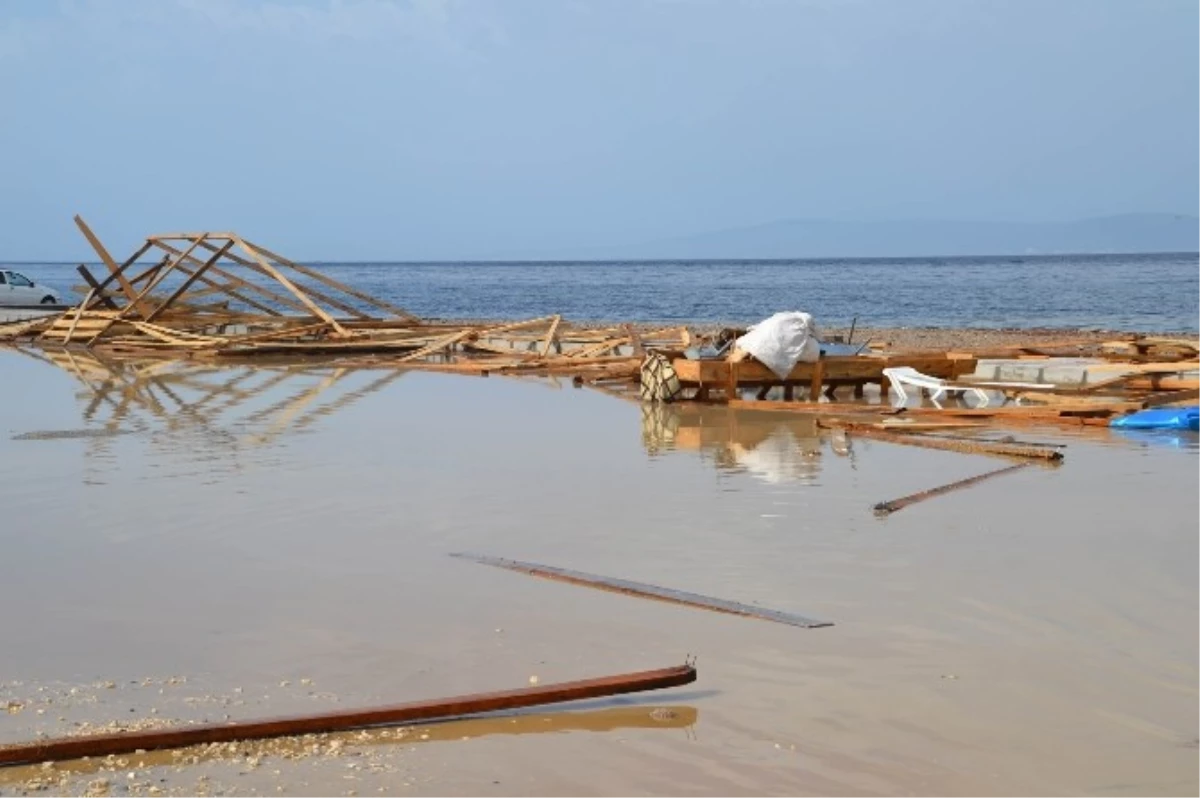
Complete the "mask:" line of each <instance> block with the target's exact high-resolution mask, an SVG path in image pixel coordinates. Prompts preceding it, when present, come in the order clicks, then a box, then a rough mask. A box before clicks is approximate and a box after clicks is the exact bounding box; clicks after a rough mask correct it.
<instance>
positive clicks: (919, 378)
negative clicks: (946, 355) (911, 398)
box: [883, 366, 989, 408]
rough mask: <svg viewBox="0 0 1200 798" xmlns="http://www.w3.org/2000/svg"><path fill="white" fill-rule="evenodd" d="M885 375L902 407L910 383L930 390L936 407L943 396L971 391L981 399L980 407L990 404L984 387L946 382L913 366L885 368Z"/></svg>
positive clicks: (918, 387) (905, 401)
mask: <svg viewBox="0 0 1200 798" xmlns="http://www.w3.org/2000/svg"><path fill="white" fill-rule="evenodd" d="M883 376H885V377H887V378H888V380H890V381H891V383H892V390H894V391H895V392H896V407H902V406H904V405H906V404H908V393H907V392H906V391H905V390H904V386H905V385H908V386H910V387H912V388H916V389H918V390H920V389H922V388H924V389H926V390H928V391H929V401H931V402H933V404H934V406H935V407H938V408H940V407H941V406H942V405H941V402H940V401H939V400H940V399H941V398H942V397H943V396H953V395H954V394H965V393H971V394H974V395H975V398H976V399H977V400H979V404H978V407H987V406H988V401H989V399H988V395H987V392H986V391H984V390H983V389H982V388H973V387H970V386H965V385H956V384H953V383H949V382H946V380H942V379H938V378H937V377H930V376H929V375H928V374H922V373H921V372H919V371H917V370H916V369H915V368H913V367H911V366H897V367H895V368H890V369H884V370H883Z"/></svg>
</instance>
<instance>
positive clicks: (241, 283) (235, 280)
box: [153, 241, 308, 316]
mask: <svg viewBox="0 0 1200 798" xmlns="http://www.w3.org/2000/svg"><path fill="white" fill-rule="evenodd" d="M153 245H154V246H156V247H158V248H159V249H163V250H165V251H167V252H172V253H176V254H179V253H182V251H183V250H180V249H176V248H175V247H173V246H171V245H170V244H167V243H164V242H162V241H155V242H153ZM228 256H229V255H228V254H227V255H226V257H228ZM186 260H188V262H189V263H195V264H196V265H197V266H200V265H202V264H203V263H204V261H202V260H200V259H199V258H194V257H192V258H187V259H186ZM178 268H179V269H180V271H182V272H183V273H184V274H191V272H192V270H191V269H190V268H187V267H184V266H180V267H178ZM208 271H210V272H212V273H213V274H214V275H216V276H217V277H220V278H221V279H222V280H227V281H228V282H229V284H230V285H232V286H235V287H237V288H242V289H245V290H247V291H253V292H255V293H256V294H258V295H259V296H265V297H267V298H268V299H270V300H271V301H273V302H278V303H279V304H280V305H283V306H284V307H290V308H291V309H292V310H296V311H299V312H300V313H308V308H306V307H305V306H304V305H302V304H300V303H299V302H297V301H296V300H294V299H291V298H290V297H286V296H282V295H280V294H276V293H275V292H274V291H271V290H270V289H268V288H265V287H264V286H261V285H257V284H255V283H252V282H250V281H248V280H243V279H242V278H241V277H238V276H237V275H235V274H230V273H229V272H227V271H225V270H224V269H222V268H220V267H219V266H210V267H209V268H208ZM199 281H200V282H201V283H204V284H205V285H208V286H211V287H213V288H219V289H220V290H222V291H223V292H224V293H225V294H227V295H229V296H231V297H233V298H234V299H236V300H238V301H239V302H242V303H244V304H246V305H249V306H250V307H252V308H255V309H256V310H261V311H262V312H264V313H267V314H268V315H271V316H280V315H282V314H281V313H280V312H279V311H278V310H276V309H275V308H272V307H270V306H269V305H263V304H261V303H259V302H256V301H255V300H253V299H250V298H248V297H246V296H243V295H242V294H239V293H237V292H236V291H234V290H233V288H230V287H229V286H228V285H221V284H220V283H218V282H216V281H215V280H213V279H211V278H210V277H208V275H205V276H203V277H201V278H200V280H199Z"/></svg>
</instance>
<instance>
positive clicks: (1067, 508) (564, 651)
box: [0, 350, 1200, 795]
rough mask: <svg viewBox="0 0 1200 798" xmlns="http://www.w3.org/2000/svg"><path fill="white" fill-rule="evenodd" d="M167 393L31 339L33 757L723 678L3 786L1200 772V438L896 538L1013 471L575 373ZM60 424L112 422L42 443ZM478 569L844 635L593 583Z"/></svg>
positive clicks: (6, 736) (4, 493) (778, 782)
mask: <svg viewBox="0 0 1200 798" xmlns="http://www.w3.org/2000/svg"><path fill="white" fill-rule="evenodd" d="M144 368H146V369H148V371H147V372H146V373H145V374H144V375H143V377H142V378H141V379H137V380H134V379H132V377H131V375H130V374H129V373H126V372H121V371H118V372H116V373H113V372H110V371H108V370H107V369H106V368H105V367H104V366H103V365H102V364H98V363H94V362H91V361H90V360H88V359H86V358H83V359H77V360H76V361H75V362H73V363H64V362H61V361H60V365H53V364H48V363H41V362H37V361H36V360H33V359H32V358H29V357H27V356H24V355H20V354H18V353H14V352H11V351H5V350H0V385H4V386H6V388H8V390H6V391H5V392H4V394H5V403H4V404H5V413H4V420H3V424H2V425H0V426H2V427H3V429H0V507H3V508H4V512H3V519H4V520H3V523H0V543H2V544H3V552H4V554H5V558H4V559H5V565H6V568H5V569H4V577H3V583H2V584H3V586H4V595H5V597H6V598H7V601H6V605H7V606H8V607H9V609H10V611H9V613H8V617H7V619H6V620H7V622H6V624H5V633H4V646H3V651H4V655H3V668H2V669H0V706H5V707H7V708H8V710H9V711H8V712H6V713H0V742H14V741H17V740H24V739H28V738H31V737H33V736H35V735H36V734H38V733H43V734H48V735H58V734H64V733H72V732H78V731H80V730H85V731H86V730H87V729H89V728H91V727H83V726H80V725H78V724H83V723H87V724H94V725H96V726H103V725H104V724H107V723H110V722H114V721H116V722H120V723H123V724H136V725H157V724H161V723H163V722H166V721H182V722H186V721H189V720H191V721H201V720H207V721H219V720H222V719H224V718H225V717H226V716H228V717H229V718H256V717H262V716H273V715H280V714H290V713H296V712H303V711H326V710H329V709H333V708H348V707H354V706H367V705H371V704H377V703H395V702H399V701H407V700H416V699H421V698H430V697H437V696H445V695H454V694H458V693H466V692H474V691H482V690H493V689H509V688H513V687H518V686H520V685H523V684H526V683H528V681H529V679H530V677H531V676H535V675H536V676H537V677H538V679H539V680H540V681H541V682H542V683H547V682H551V681H560V680H569V679H575V678H584V677H589V676H599V675H605V674H609V673H617V672H624V671H632V670H640V669H645V668H655V667H662V666H666V665H673V664H678V663H680V662H682V661H683V659H684V657H685V656H686V655H689V654H691V655H695V656H696V657H697V658H698V665H697V666H698V669H699V673H700V678H699V680H698V682H697V683H696V684H694V685H691V686H689V687H686V688H679V689H676V690H670V691H663V692H661V693H650V694H644V695H639V696H628V697H625V698H622V699H613V700H609V701H592V702H587V704H586V705H585V706H582V707H571V708H570V710H571V711H570V712H569V713H564V712H561V711H560V712H530V713H525V714H522V715H520V716H516V717H500V718H488V719H482V720H472V721H467V722H462V723H450V724H441V725H438V726H433V727H426V728H414V729H407V730H389V731H388V733H387V734H386V735H385V734H384V733H383V732H381V731H374V732H370V733H366V734H363V733H349V734H345V735H336V736H332V737H322V738H313V739H308V740H305V739H300V740H282V741H276V742H268V743H255V744H244V745H238V746H232V747H222V748H217V749H213V750H195V749H189V750H186V751H183V752H179V753H178V754H171V753H154V754H144V755H131V756H129V757H121V758H115V759H114V760H113V761H111V762H96V761H94V762H87V763H83V762H77V763H64V764H63V765H59V766H55V767H52V768H42V767H41V766H34V767H23V768H10V769H5V770H0V793H3V794H12V793H18V792H21V791H30V790H35V789H38V788H39V787H49V789H50V790H51V791H52V792H55V793H59V792H65V793H68V794H84V793H87V792H89V791H90V792H92V793H102V794H109V795H120V794H160V793H187V794H192V793H197V792H199V793H204V794H220V793H222V792H229V793H236V794H280V793H285V794H333V795H341V794H350V793H356V794H359V795H368V794H380V793H384V794H406V793H409V794H444V795H452V794H464V793H469V794H477V795H515V794H575V793H579V794H631V795H642V794H659V793H669V794H712V795H718V794H720V795H727V794H878V795H885V794H886V795H894V794H908V793H917V794H944V795H949V794H972V795H974V794H981V795H1007V794H1052V795H1071V794H1096V795H1135V794H1136V795H1145V794H1152V795H1158V794H1163V795H1186V794H1195V793H1196V792H1197V790H1198V786H1200V785H1198V783H1197V773H1196V757H1197V726H1198V723H1200V718H1198V713H1197V679H1198V673H1197V647H1198V645H1200V640H1198V633H1197V628H1198V620H1200V618H1198V614H1200V613H1198V609H1197V604H1198V600H1200V589H1198V580H1197V567H1196V563H1197V558H1198V556H1200V551H1198V549H1200V546H1198V536H1197V488H1196V485H1197V480H1198V478H1200V459H1198V448H1197V438H1196V436H1194V435H1190V434H1188V435H1165V436H1143V437H1132V436H1119V435H1117V434H1115V433H1109V432H1108V431H1106V430H1090V429H1089V430H1088V431H1087V434H1086V436H1084V437H1067V436H1065V435H1064V433H1062V432H1047V433H1045V434H1035V433H1028V434H1027V433H1022V437H1027V438H1034V439H1037V440H1047V441H1058V442H1065V443H1067V444H1068V448H1067V450H1066V451H1067V459H1066V463H1065V464H1064V465H1063V466H1061V467H1059V468H1043V467H1035V468H1029V469H1024V470H1022V471H1021V472H1018V473H1015V474H1012V475H1008V476H1004V477H1000V478H997V479H995V480H991V481H988V482H986V483H983V484H980V485H977V486H974V487H972V488H970V489H967V490H964V491H961V492H957V493H954V494H950V495H946V496H941V497H938V498H936V499H932V500H930V501H927V502H923V503H921V504H920V505H916V506H913V507H909V508H906V509H904V510H903V511H901V512H898V513H896V514H894V515H892V516H890V517H888V518H886V519H879V518H876V517H875V516H874V515H873V514H872V512H871V505H872V504H874V503H875V502H878V501H881V500H884V499H892V498H896V497H898V496H901V495H904V494H908V493H912V492H915V491H917V490H921V489H924V488H929V487H933V486H935V485H938V484H942V483H944V482H949V481H952V480H955V479H960V478H963V477H966V476H972V475H974V474H979V473H983V472H984V471H988V470H990V469H992V468H995V467H996V466H997V465H1000V464H1002V463H998V462H997V461H995V460H993V459H989V458H984V457H978V456H970V455H960V454H954V453H947V452H937V451H927V450H919V449H913V448H909V447H898V446H894V445H890V444H886V443H882V442H873V441H869V440H853V441H852V447H851V451H850V453H849V454H847V455H844V456H843V455H839V454H837V453H835V451H834V450H833V449H832V448H831V446H830V441H829V440H828V439H827V438H822V437H821V436H820V435H819V434H818V431H817V430H816V429H815V428H814V427H813V426H812V425H811V424H808V423H806V422H804V421H803V420H798V419H794V418H786V417H780V416H779V415H772V414H765V413H755V412H752V411H736V412H734V411H727V410H725V409H722V408H698V407H683V406H679V407H671V408H665V409H656V410H646V411H644V410H643V409H642V408H641V407H640V406H638V405H636V404H632V403H627V402H622V401H620V400H617V399H614V398H611V397H607V396H604V395H601V394H598V393H595V392H591V391H586V390H573V389H572V388H571V387H570V383H569V381H561V382H558V383H555V382H553V381H547V380H538V381H534V380H519V379H501V378H488V379H471V378H462V377H456V376H451V375H443V374H432V373H419V372H413V373H407V374H402V373H392V372H378V371H375V372H372V371H359V372H355V371H344V372H337V371H331V370H315V371H310V372H306V371H304V370H301V369H292V370H284V369H277V370H263V369H253V368H244V367H242V368H234V369H211V370H204V369H198V368H197V369H192V370H187V369H181V367H179V366H177V365H175V364H160V365H157V366H148V367H144ZM17 385H20V386H22V393H21V394H18V393H17V392H16V391H14V390H13V389H12V388H11V387H10V386H17ZM85 430H86V431H90V432H88V433H84V432H83V431H85ZM101 430H105V431H107V432H100V431H101ZM116 431H121V432H122V434H109V433H111V432H116ZM36 432H42V433H47V432H50V433H54V432H57V433H67V432H74V433H80V434H70V435H65V434H58V435H49V436H41V437H38V436H34V437H25V438H24V439H20V440H14V439H13V438H14V437H17V436H28V434H29V433H36ZM453 551H473V552H478V553H482V554H490V555H497V556H502V557H510V558H514V559H520V560H529V561H533V562H540V563H545V564H549V565H554V566H558V567H562V568H571V569H576V570H582V571H588V572H591V573H598V574H606V575H611V576H616V577H621V578H625V579H631V580H637V581H641V582H649V583H653V584H659V585H664V586H668V587H672V588H677V589H681V590H689V591H694V592H697V593H704V594H709V595H715V596H720V597H722V598H728V599H732V600H737V601H743V602H747V603H759V604H761V605H763V606H767V607H772V608H775V609H779V610H784V611H788V612H794V613H797V614H800V615H806V616H810V617H815V618H820V619H822V620H829V621H832V622H833V623H834V624H835V625H834V626H833V627H829V628H820V629H798V628H794V627H788V626H782V625H778V624H772V623H767V622H763V621H758V620H752V619H746V618H739V617H734V616H726V615H718V614H713V613H707V612H701V611H697V610H692V609H687V608H683V607H677V606H671V605H666V604H661V603H657V602H650V601H645V600H641V599H637V598H630V597H625V596H619V595H613V594H610V593H603V592H597V591H591V590H586V589H584V588H580V587H576V586H572V585H564V584H557V583H553V582H548V581H545V580H540V579H534V578H530V577H526V576H522V575H519V574H514V573H511V572H507V571H501V570H496V569H492V568H487V567H484V566H480V565H476V564H472V563H469V562H464V561H460V560H455V559H452V558H450V557H448V556H447V554H448V553H449V552H453ZM72 691H74V692H72ZM39 710H40V711H39ZM131 773H132V774H133V775H132V777H131V776H130V774H131Z"/></svg>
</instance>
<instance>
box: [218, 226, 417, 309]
mask: <svg viewBox="0 0 1200 798" xmlns="http://www.w3.org/2000/svg"><path fill="white" fill-rule="evenodd" d="M238 240H239V241H241V243H242V246H243V247H245V246H247V245H249V246H250V247H251V248H253V249H254V250H255V251H256V252H258V253H261V254H262V255H265V256H266V257H268V258H271V259H272V260H274V261H276V262H277V263H282V264H283V265H284V266H290V267H291V268H293V269H295V270H296V271H298V272H300V273H301V274H304V275H307V276H309V277H311V278H313V279H314V280H316V281H318V282H321V283H324V284H325V285H327V286H329V287H330V288H334V289H336V290H338V291H341V292H342V293H343V294H346V295H347V296H352V297H354V298H355V299H361V300H362V301H363V302H367V303H369V304H370V305H373V306H374V307H376V308H379V309H380V310H386V311H387V312H389V313H392V314H394V315H396V316H399V317H401V318H405V319H414V320H415V319H416V318H417V317H416V316H414V315H413V314H411V313H409V312H408V311H407V310H405V309H404V308H401V307H396V306H395V305H392V304H389V303H387V302H384V301H383V300H381V299H379V298H377V297H373V296H371V295H370V294H364V293H362V292H361V291H356V290H355V289H353V288H351V287H350V286H348V285H346V284H344V283H340V282H338V281H337V280H335V279H333V278H332V277H330V276H328V275H326V274H322V273H321V272H319V271H317V270H316V269H310V268H308V267H307V266H301V265H300V264H299V263H295V262H294V261H290V260H288V259H287V258H285V257H283V256H282V255H277V254H276V253H274V252H272V251H271V250H269V249H267V248H266V247H260V246H259V245H258V244H253V243H250V242H248V241H246V240H245V239H238Z"/></svg>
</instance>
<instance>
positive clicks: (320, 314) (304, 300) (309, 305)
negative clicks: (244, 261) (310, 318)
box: [237, 238, 347, 335]
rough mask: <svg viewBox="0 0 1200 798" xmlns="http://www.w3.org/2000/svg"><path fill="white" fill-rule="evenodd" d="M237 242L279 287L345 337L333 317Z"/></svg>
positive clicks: (244, 244) (344, 333) (248, 247)
mask: <svg viewBox="0 0 1200 798" xmlns="http://www.w3.org/2000/svg"><path fill="white" fill-rule="evenodd" d="M237 242H238V246H240V247H241V248H242V251H243V252H246V253H247V254H248V255H250V256H251V257H252V258H254V259H255V260H256V261H258V264H259V265H260V266H261V267H262V268H263V269H264V270H265V271H266V272H267V273H268V274H270V275H271V276H272V277H274V278H275V279H276V280H277V281H278V282H279V284H280V285H282V286H283V287H284V288H286V289H287V290H288V291H290V292H291V293H292V294H293V295H294V296H295V297H296V298H297V299H299V300H300V302H301V303H303V304H304V306H305V307H307V308H308V309H309V310H311V311H312V312H313V314H314V315H316V316H317V317H318V318H321V319H324V320H325V321H326V322H328V323H329V325H330V326H331V327H333V329H334V331H335V332H336V333H337V334H338V335H346V334H347V333H346V330H345V328H344V327H342V325H340V324H338V321H337V319H335V318H334V317H333V316H330V315H329V314H328V313H326V312H325V309H324V308H322V307H321V306H320V305H318V304H317V303H315V302H313V301H312V300H311V299H309V298H308V295H307V294H305V293H304V292H303V291H301V290H300V289H299V288H297V287H296V285H295V284H294V283H293V282H292V281H291V280H289V279H288V278H287V277H285V276H284V275H283V273H282V272H280V271H279V270H278V269H276V268H275V267H274V266H272V265H271V264H270V263H269V262H268V261H267V259H266V258H264V257H263V256H262V255H260V254H258V251H257V250H255V249H253V248H252V247H251V246H250V245H249V244H247V243H246V242H245V241H243V240H242V239H241V238H238V239H237Z"/></svg>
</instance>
